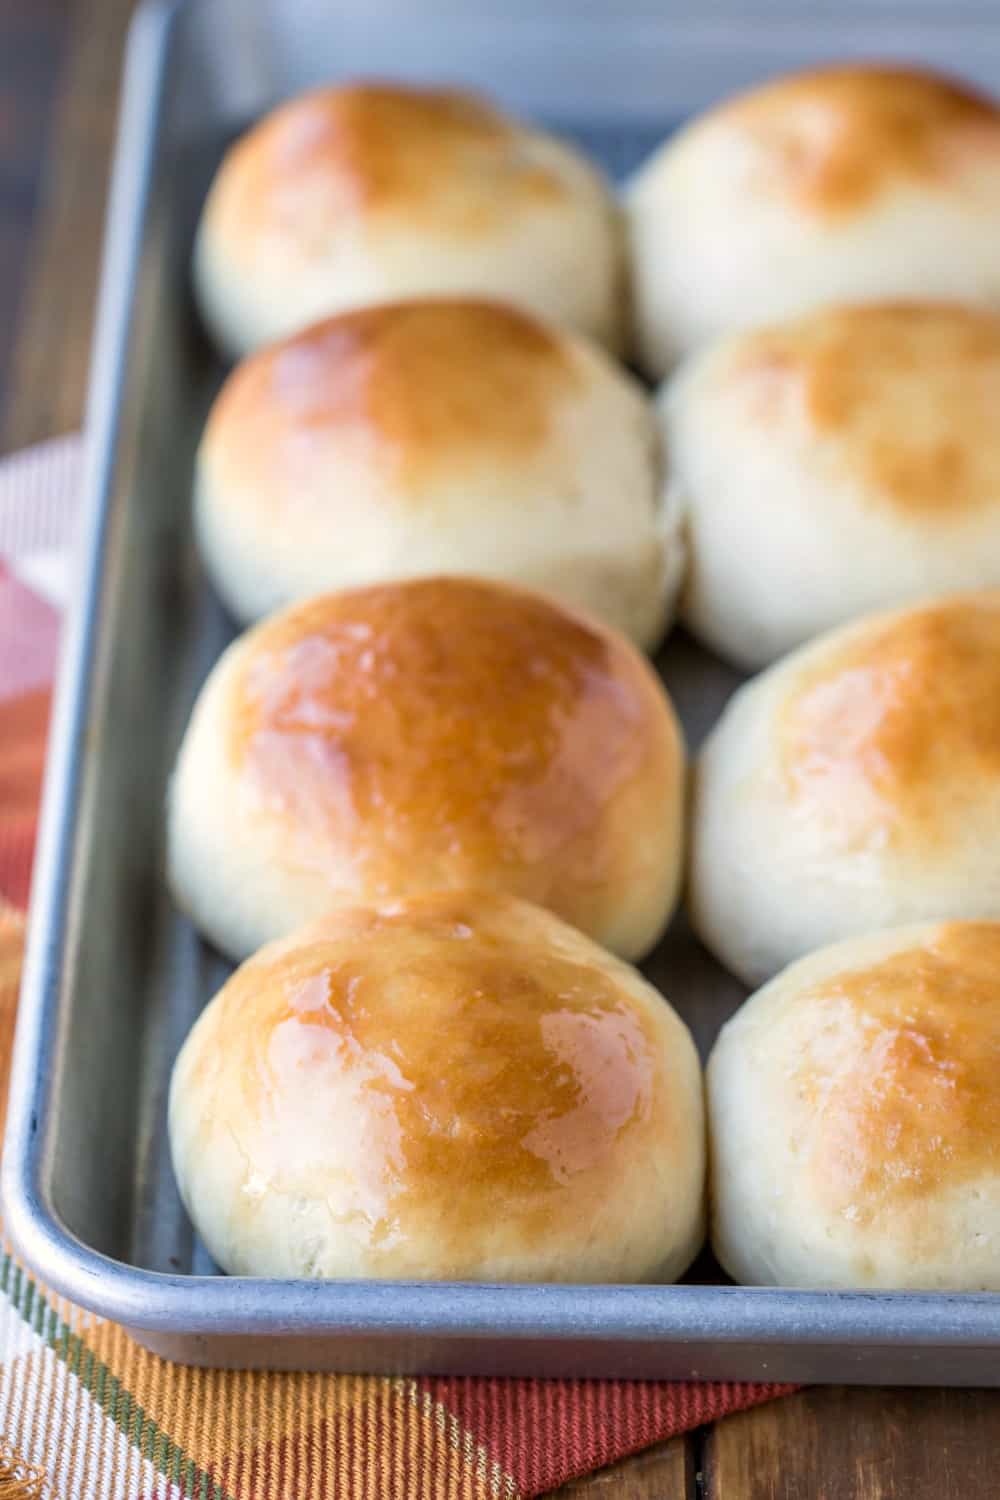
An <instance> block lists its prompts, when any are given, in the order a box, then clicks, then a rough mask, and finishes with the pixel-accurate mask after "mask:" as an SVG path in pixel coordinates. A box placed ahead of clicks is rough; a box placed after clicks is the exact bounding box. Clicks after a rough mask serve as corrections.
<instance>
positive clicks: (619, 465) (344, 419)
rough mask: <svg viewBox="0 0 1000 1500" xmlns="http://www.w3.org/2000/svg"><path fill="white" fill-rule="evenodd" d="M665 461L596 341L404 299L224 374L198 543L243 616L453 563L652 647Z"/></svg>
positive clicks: (665, 539)
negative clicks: (546, 595) (589, 613)
mask: <svg viewBox="0 0 1000 1500" xmlns="http://www.w3.org/2000/svg"><path fill="white" fill-rule="evenodd" d="M660 471H661V462H660V453H659V445H658V438H657V433H656V430H655V425H654V422H653V418H652V414H651V409H650V407H649V404H648V402H647V400H646V398H645V396H644V394H643V392H642V390H641V388H640V387H639V386H638V384H637V382H635V381H633V380H632V379H631V378H630V377H629V376H628V375H626V374H625V373H624V371H622V370H621V369H620V368H619V367H618V366H617V365H616V364H615V363H614V362H613V361H612V360H611V359H610V358H608V357H607V356H605V355H604V354H603V353H602V352H601V351H600V350H598V349H597V348H596V347H595V346H593V345H590V344H588V343H587V342H586V341H584V340H582V339H580V338H577V337H575V336H573V335H570V334H566V333H562V332H559V331H557V330H556V329H554V328H553V327H551V326H550V325H548V324H546V323H543V322H541V321H539V320H537V319H536V318H534V317H533V316H532V315H530V314H528V313H524V312H522V311H520V310H518V309H516V308H513V307H509V306H505V305H503V304H501V303H497V302H489V301H483V300H476V299H470V298H426V299H420V300H413V301H409V302H398V303H392V304H387V305H383V306H380V307H371V308H364V309H357V310H354V311H352V312H347V313H341V314H339V315H338V316H336V317H333V318H328V319H326V320H325V321H323V322H321V323H319V324H316V325H314V326H313V327H311V328H309V329H307V330H305V331H304V332H302V333H299V334H297V335H295V336H293V337H292V338H289V339H287V340H284V341H283V342H281V343H279V344H277V345H274V346H272V347H270V348H268V349H265V350H261V351H259V352H258V353H257V354H255V355H253V356H251V357H249V358H248V359H247V360H245V361H244V362H243V363H242V364H241V365H239V366H238V367H237V369H236V370H235V371H234V372H233V374H232V375H231V376H230V378H229V380H228V381H227V382H226V383H225V385H224V386H223V388H222V391H221V393H220V395H219V397H218V399H217V401H216V402H215V405H214V407H213V409H212V411H211V413H210V416H209V420H208V424H207V427H206V429H205V434H204V437H203V440H202V444H201V448H200V451H199V455H198V467H197V483H196V522H197V528H198V538H199V542H200V546H201V551H202V555H203V557H204V559H205V562H206V564H207V566H208V568H209V571H210V572H211V574H212V578H213V580H214V582H215V584H216V586H217V588H218V589H219V591H220V593H221V594H222V596H223V598H224V599H225V600H226V602H227V604H228V605H229V607H230V609H231V610H232V612H233V613H234V614H235V615H236V616H237V617H238V618H239V619H241V620H245V621H250V620H253V619H257V618H260V617H262V616H263V615H265V614H268V613H270V612H271V611H272V610H274V609H276V608H280V607H282V606H284V605H286V604H289V603H292V602H294V600H296V599H299V598H305V597H308V596H309V595H310V594H315V593H319V592H322V591H324V590H326V589H330V588H341V587H345V586H349V585H353V584H359V583H369V582H382V581H383V580H385V579H387V578H396V577H406V576H415V575H420V574H427V573H439V572H462V573H476V574H483V575H485V576H493V577H499V578H506V579H508V580H509V581H510V582H514V583H523V584H525V585H526V586H528V587H537V588H542V589H543V590H545V591H550V592H552V593H554V594H556V595H557V596H559V597H561V598H564V599H565V600H566V601H567V602H569V603H572V604H579V605H582V606H584V607H588V608H591V609H593V610H594V611H595V612H596V613H598V614H600V615H601V616H602V618H606V619H608V620H609V622H610V623H612V624H615V625H617V626H619V628H621V629H623V630H625V632H626V633H627V634H629V635H631V636H633V637H635V638H636V639H637V640H638V642H639V643H640V644H642V645H646V646H648V645H652V644H653V643H654V642H655V640H656V638H657V637H658V636H659V635H660V634H661V633H662V630H663V627H664V624H665V622H666V618H667V616H668V613H669V610H670V608H671V606H672V603H673V595H674V592H675V589H676V582H677V579H678V577H679V574H680V566H681V547H680V543H679V540H678V538H677V536H676V531H677V529H678V528H677V523H676V520H675V519H674V518H672V517H671V516H670V515H668V513H667V509H666V507H661V503H660V496H659V491H660V487H661V484H660V481H661V472H660Z"/></svg>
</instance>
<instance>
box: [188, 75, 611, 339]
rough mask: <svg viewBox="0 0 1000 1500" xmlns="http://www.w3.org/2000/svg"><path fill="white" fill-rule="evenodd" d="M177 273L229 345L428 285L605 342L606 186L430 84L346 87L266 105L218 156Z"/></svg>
mask: <svg viewBox="0 0 1000 1500" xmlns="http://www.w3.org/2000/svg"><path fill="white" fill-rule="evenodd" d="M194 278H195V291H196V294H197V298H198V303H199V306H200V309H201V313H202V317H203V318H204V321H205V323H206V324H207V326H208V328H209V329H210V331H211V332H212V334H213V336H214V338H215V340H216V342H217V343H218V344H219V345H220V347H221V348H222V349H223V351H224V352H226V353H227V354H229V355H231V356H239V355H242V354H245V353H247V352H248V351H249V350H250V349H255V348H257V347H258V346H259V345H261V344H264V343H268V342H270V341H271V340H272V339H276V338H281V337H283V336H284V335H286V334H289V333H293V332H294V331H295V330H296V329H299V328H303V327H305V326H306V325H307V324H308V323H312V322H315V321H316V320H317V319H318V318H323V317H327V316H328V315H329V314H331V313H335V312H341V311H344V310H345V309H347V308H352V307H362V306H365V305H368V304H371V303H374V302H386V301H391V300H394V299H396V298H400V297H420V296H429V295H435V294H438V293H442V292H443V293H465V294H471V295H477V296H490V297H497V298H500V299H502V300H503V301H507V302H513V303H515V304H517V305H518V306H521V307H526V308H529V309H530V310H532V311H533V312H536V313H539V314H541V315H542V316H543V317H546V318H549V319H551V321H552V322H554V323H558V324H560V325H562V326H565V327H570V328H576V329H578V330H579V331H580V332H582V333H586V334H590V335H591V336H592V337H593V338H595V339H597V340H598V341H599V342H601V343H605V344H607V345H608V346H609V347H611V348H614V349H617V348H619V347H620V346H621V344H622V341H623V319H624V312H625V266H624V241H623V233H622V227H621V221H620V216H619V212H618V208H617V205H616V202H615V199H614V195H613V194H612V191H611V188H610V185H609V184H608V183H607V182H605V180H604V178H603V177H602V176H601V174H600V172H599V171H598V169H597V168H596V167H595V166H593V165H591V163H590V162H589V161H588V160H587V159H586V158H585V157H584V156H583V155H582V154H581V153H580V152H579V151H577V150H575V149H574V148H573V147H572V146H570V145H568V144H566V143H564V142H562V141H560V140H557V139H555V138H554V137H553V136H551V135H548V134H547V133H546V132H544V131H542V130H538V129H535V128H533V127H531V126H528V125H523V124H521V123H520V122H518V121H516V120H513V119H511V118H509V117H508V116H506V115H504V114H503V113H501V112H500V111H499V110H497V109H495V108H494V107H493V106H492V105H490V104H488V103H486V102H485V101H484V100H480V99H477V98H476V97H474V96H473V95H469V94H462V93H457V92H450V91H447V90H435V89H423V88H415V87H410V86H407V85H402V84H396V85H393V84H387V83H386V84H379V83H348V84H342V85H338V86H335V87H330V88H325V89H317V90H314V91H313V92H311V93H307V94H303V95H301V96H299V97H298V98H295V99H291V100H289V101H288V102H287V103H285V104H282V105H280V106H279V107H278V108H277V109H275V110H274V111H272V112H271V113H270V114H269V115H267V116H266V117H265V118H264V119H263V120H261V121H260V122H259V123H258V124H257V125H256V126H254V128H253V129H252V130H250V131H249V132H248V133H247V134H246V135H244V136H243V137H241V139H240V140H238V141H237V142H236V144H235V145H234V146H232V147H231V148H230V150H229V151H228V152H227V153H226V156H225V157H224V159H223V161H222V164H221V166H220V168H219V170H218V173H217V175H216V177H215V180H214V182H213V184H212V188H211V191H210V193H209V196H208V199H207V202H206V204H205V208H204V211H203V214H202V218H201V222H200V225H199V228H198V234H197V240H196V244H195V257H194Z"/></svg>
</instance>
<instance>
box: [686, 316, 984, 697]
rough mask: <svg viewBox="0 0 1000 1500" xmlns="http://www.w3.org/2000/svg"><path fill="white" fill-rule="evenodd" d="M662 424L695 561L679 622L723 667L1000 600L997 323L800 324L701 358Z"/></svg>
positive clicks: (868, 319) (894, 319)
mask: <svg viewBox="0 0 1000 1500" xmlns="http://www.w3.org/2000/svg"><path fill="white" fill-rule="evenodd" d="M659 410H660V418H661V421H662V424H663V429H664V432H665V434H666V438H667V451H668V452H669V453H670V459H671V476H670V485H671V493H672V496H673V499H674V501H675V502H680V503H682V504H683V508H684V509H685V511H686V515H687V521H686V525H687V529H688V537H689V541H690V548H691V553H692V559H691V567H690V572H689V574H688V579H687V585H686V592H685V599H684V617H685V620H686V623H687V624H688V625H689V626H690V628H691V630H692V631H693V632H694V634H696V635H697V636H699V637H700V638H701V639H702V640H703V641H704V642H705V643H706V644H707V645H709V646H711V647H712V648H713V649H715V650H716V651H718V652H720V653H721V654H722V655H723V656H725V657H728V658H729V659H730V660H731V661H734V662H737V663H738V664H740V665H742V666H747V667H760V666H766V665H767V664H768V663H769V662H771V661H774V660H775V658H776V657H778V656H781V655H783V654H784V653H785V652H786V651H790V650H791V649H792V648H793V647H795V646H799V645H801V644H802V642H803V641H806V640H808V639H809V638H810V637H812V636H814V635H818V634H819V633H820V631H823V630H827V629H829V628H831V627H832V626H834V625H839V624H841V623H843V622H844V621H846V620H850V619H853V618H854V617H856V616H857V615H861V614H865V613H867V612H868V611H870V610H873V609H879V608H885V607H887V606H889V605H893V604H904V603H908V602H910V601H911V600H916V599H921V598H927V597H928V596H931V595H935V594H937V595H941V594H948V593H952V592H954V591H955V590H958V589H968V588H980V587H985V586H990V585H996V584H1000V314H997V313H994V312H989V311H987V310H985V309H976V308H963V307H959V306H957V305H956V304H948V303H898V304H869V305H867V306H861V307H844V308H835V309H831V310H827V311H821V312H816V313H811V314H807V315H806V316H805V317H803V318H801V319H799V320H797V321H796V322H792V323H787V324H784V325H781V324H779V325H776V326H774V327H771V328H766V329H762V330H757V331H755V332H752V333H745V334H736V335H734V336H732V337H730V338H728V339H725V340H722V341H720V342H719V343H718V344H715V345H713V346H710V347H709V348H708V349H707V350H706V351H705V352H704V353H702V354H699V355H696V356H694V357H693V358H692V360H691V361H689V362H688V363H687V364H686V365H685V366H684V367H683V369H682V370H681V372H679V373H678V375H677V376H675V378H674V380H673V381H671V382H670V383H669V384H668V386H667V387H666V390H665V392H664V395H663V397H662V398H661V403H660V408H659Z"/></svg>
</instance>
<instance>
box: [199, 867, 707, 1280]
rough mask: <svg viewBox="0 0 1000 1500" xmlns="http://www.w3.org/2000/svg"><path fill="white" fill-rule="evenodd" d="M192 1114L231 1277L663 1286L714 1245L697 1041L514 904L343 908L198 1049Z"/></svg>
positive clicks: (280, 949)
mask: <svg viewBox="0 0 1000 1500" xmlns="http://www.w3.org/2000/svg"><path fill="white" fill-rule="evenodd" d="M170 1123H171V1138H172V1145H173V1151H174V1158H175V1164H176V1168H177V1173H178V1178H179V1181H180V1183H181V1185H182V1189H183V1191H184V1196H185V1199H186V1201H187V1203H188V1206H189V1209H190V1211H191V1213H192V1216H193V1218H194V1220H195V1222H196V1224H197V1225H198V1227H199V1229H200V1231H201V1233H202V1235H203V1237H204V1238H205V1240H206V1243H207V1244H208V1246H209V1248H210V1250H211V1251H212V1253H213V1254H214V1256H215V1258H216V1259H217V1261H218V1262H219V1264H220V1265H221V1266H222V1267H223V1268H224V1269H226V1270H230V1271H237V1272H242V1273H245V1274H251V1275H286V1276H288V1275H290V1276H377V1277H382V1276H387V1277H394V1276H396V1277H398V1276H415V1277H428V1278H454V1279H459V1280H461V1279H473V1280H479V1279H511V1280H526V1279H541V1280H577V1279H579V1280H599V1281H608V1280H616V1279H622V1280H639V1279H646V1278H650V1277H653V1276H662V1277H673V1276H676V1275H678V1274H679V1273H680V1271H681V1270H682V1269H683V1268H684V1266H685V1265H686V1264H687V1262H688V1261H689V1260H690V1258H691V1257H692V1255H693V1254H694V1252H695V1250H696V1249H697V1245H698V1242H699V1239H700V1233H701V1218H702V1180H703V1179H702V1174H703V1155H704V1147H703V1122H702V1105H701V1082H700V1069H699V1066H698V1061H697V1057H696V1054H695V1051H694V1046H693V1043H692V1041H691V1038H690V1036H689V1035H688V1033H687V1030H686V1028H685V1027H684V1026H683V1024H682V1023H681V1022H680V1020H679V1019H678V1017H677V1016H676V1014H675V1013H674V1012H673V1011H672V1010H671V1008H670V1007H669V1005H667V1003H666V1002H665V1001H664V1000H663V999H662V998H661V997H660V996H659V995H658V994H657V993H656V991H655V990H653V989H652V988H651V987H650V986H649V985H647V984H646V983H645V981H643V980H642V979H641V978H640V976H639V975H638V974H637V973H636V972H635V971H634V970H632V969H630V968H629V967H628V966H627V965H625V964H622V963H620V962H618V961H617V960H615V959H613V958H611V957H610V955H608V954H606V953H604V952H603V951H602V950H601V949H599V948H598V947H597V946H596V945H595V944H593V943H591V942H590V941H588V940H587V939H586V938H584V937H582V936H581V935H580V934H579V933H578V932H576V931H574V930H573V929H571V928H569V927H567V926H566V925H565V924H563V923H561V922H559V921H558V920H557V919H556V918H554V917H552V916H550V915H549V914H548V913H545V912H542V911H540V910H538V909H537V908H535V907H532V906H529V905H526V904H525V903H523V902H519V901H516V900H513V899H511V898H509V897H502V896H490V895H481V894H480V895H476V894H473V893H456V894H452V895H440V896H433V897H428V898H423V899H419V900H415V901H408V902H396V903H393V904H390V905H387V906H381V907H377V908H367V909H362V910H344V911H339V912H336V913H334V914H332V915H331V916H328V917H325V918H323V919H321V920H320V921H318V922H316V923H315V924H314V925H312V926H311V927H309V928H307V929H305V930H303V931H300V932H297V933H296V934H295V935H294V936H293V937H292V938H290V939H288V940H286V941H284V942H282V943H278V944H274V945H272V946H271V947H270V948H266V949H265V950H264V951H263V952H261V953H258V954H257V955H256V956H255V957H254V958H252V959H251V960H250V961H249V962H247V963H246V964H244V965H243V967H242V968H241V969H240V970H239V971H238V972H237V973H236V975H235V976H234V977H233V978H232V979H231V980H230V982H229V983H228V984H227V985H226V986H225V988H224V989H223V990H222V991H221V992H220V994H219V995H218V996H217V997H216V998H215V1000H214V1001H213V1002H212V1003H211V1004H210V1006H209V1007H208V1009H207V1010H206V1011H205V1013H204V1014H203V1016H202V1018H201V1019H200V1021H199V1022H198V1024H197V1025H196V1027H195V1029H194V1031H193V1032H192V1034H191V1037H190V1038H189V1040H188V1042H187V1043H186V1045H185V1048H184V1050H183V1052H182V1054H181V1056H180V1058H179V1060H178V1063H177V1065H176V1068H175V1073H174V1079H173V1085H172V1091H171V1110H170Z"/></svg>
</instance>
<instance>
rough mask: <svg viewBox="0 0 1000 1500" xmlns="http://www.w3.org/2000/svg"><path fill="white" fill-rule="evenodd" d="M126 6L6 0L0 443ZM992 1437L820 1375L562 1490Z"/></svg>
mask: <svg viewBox="0 0 1000 1500" xmlns="http://www.w3.org/2000/svg"><path fill="white" fill-rule="evenodd" d="M130 10H131V0H75V3H74V0H31V4H29V3H28V0H0V125H2V127H3V128H2V130H0V189H3V190H4V191H5V192H6V194H7V196H6V198H5V199H4V203H5V205H8V206H5V210H4V211H5V216H6V217H7V218H8V219H11V220H12V222H13V224H14V227H13V228H11V226H10V224H8V225H7V226H6V228H0V326H2V327H3V329H4V332H5V333H6V331H7V330H8V329H9V328H10V327H15V328H16V335H15V337H14V338H13V340H10V339H9V338H8V339H7V342H6V343H5V342H4V340H3V338H2V337H0V401H2V409H3V411H4V420H3V426H2V434H3V443H4V446H5V447H6V448H14V447H16V446H19V445H21V444H24V443H29V442H32V441H35V440H38V439H41V438H44V437H48V436H53V435H55V434H57V433H61V432H65V431H69V430H71V429H73V428H75V427H77V426H78V425H79V421H80V416H81V412H82V404H83V394H84V386H85V377H86V368H87V359H88V352H89V341H90V330H91V321H92V313H93V295H94V287H95V284H96V277H97V264H98V257H99V251H100V238H101V223H102V216H103V212H104V203H105V195H106V184H107V166H108V159H109V155H110V149H111V142H112V138H113V133H114V122H115V108H116V94H117V85H118V78H119V71H120V61H121V49H122V42H123V38H124V31H125V26H126V23H127V19H128V15H129V13H130ZM16 49H20V50H19V52H18V53H17V55H15V52H16ZM18 58H19V59H20V60H18ZM25 92H26V93H27V95H28V96H29V97H28V100H27V103H25V102H24V101H23V98H22V95H23V94H24V93H25ZM53 94H54V98H55V102H54V107H53ZM24 111H27V113H24ZM49 117H51V122H52V123H51V126H48V125H47V124H46V120H47V119H48V118H49ZM46 141H47V142H48V150H47V152H46V154H45V165H44V168H43V169H42V170H41V173H40V175H39V170H38V168H39V158H40V156H41V154H42V148H43V146H44V145H45V143H46ZM9 204H16V205H19V208H18V210H17V212H13V211H12V210H10V208H9ZM36 209H37V212H35V210H36ZM33 214H34V217H35V227H34V234H33V237H32V239H31V242H30V250H29V249H28V238H27V231H26V226H27V223H28V220H29V219H30V218H31V217H32V215H33ZM25 274H26V277H27V280H26V284H25ZM22 286H23V288H24V289H23V292H22ZM4 319H5V320H6V323H3V322H2V320H4ZM11 347H12V351H13V352H12V355H11V358H10V363H9V368H8V367H6V366H5V364H4V360H5V350H8V349H10V348H11ZM5 368H6V369H7V378H6V381H4V378H3V377H4V371H5ZM4 397H5V399H4ZM998 1450H1000V1395H998V1394H997V1393H993V1392H978V1391H956V1392H944V1391H937V1390H927V1391H879V1390H846V1389H840V1388H831V1389H816V1390H812V1391H807V1392H803V1393H802V1394H800V1395H798V1396H793V1397H790V1398H786V1399H785V1400H783V1401H777V1402H774V1403H773V1404H771V1405H768V1406H764V1407H760V1408H758V1409H756V1410H754V1411H750V1412H747V1413H744V1414H742V1415H740V1416H735V1417H730V1418H728V1419H727V1420H726V1421H724V1422H721V1423H719V1424H717V1426H716V1427H715V1428H713V1429H711V1430H710V1431H707V1432H705V1433H696V1434H692V1435H691V1436H690V1437H689V1438H687V1439H677V1440H676V1441H674V1442H671V1443H667V1444H664V1445H662V1446H661V1447H659V1448H656V1449H652V1450H650V1451H649V1452H647V1453H644V1454H641V1455H639V1456H638V1457H636V1458H634V1459H630V1460H627V1461H626V1462H624V1463H621V1464H617V1465H615V1466H614V1467H613V1468H611V1469H607V1470H604V1471H603V1472H602V1473H600V1474H597V1475H594V1476H592V1477H591V1478H590V1479H587V1480H582V1481H577V1482H574V1483H573V1484H570V1485H568V1486H566V1487H564V1488H563V1489H562V1490H561V1491H560V1492H559V1494H560V1496H561V1497H562V1500H610V1497H611V1496H612V1495H613V1496H616V1497H620V1500H695V1497H696V1496H698V1497H701V1500H848V1497H851V1500H952V1497H955V1500H958V1497H962V1500H964V1497H966V1496H968V1497H970V1500H980V1497H988V1496H990V1495H992V1494H994V1493H997V1492H998V1491H1000V1480H998V1479H997V1478H996V1477H995V1471H996V1468H997V1458H996V1454H997V1451H998Z"/></svg>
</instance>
